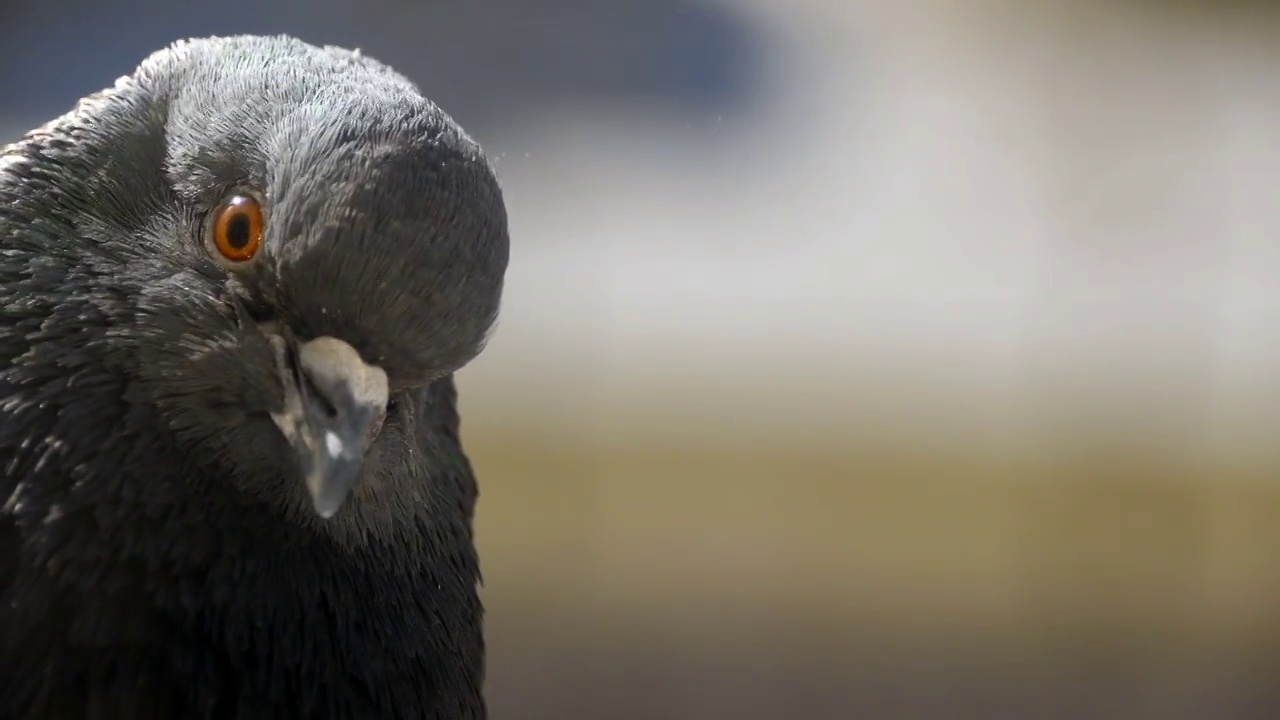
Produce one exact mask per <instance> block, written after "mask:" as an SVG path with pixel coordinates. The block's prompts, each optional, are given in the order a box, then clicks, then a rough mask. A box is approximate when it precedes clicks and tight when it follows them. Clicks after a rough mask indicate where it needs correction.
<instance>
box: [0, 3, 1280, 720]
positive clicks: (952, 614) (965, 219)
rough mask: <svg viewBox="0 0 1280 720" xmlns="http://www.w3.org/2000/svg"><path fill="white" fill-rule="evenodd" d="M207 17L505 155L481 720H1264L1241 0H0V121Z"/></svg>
mask: <svg viewBox="0 0 1280 720" xmlns="http://www.w3.org/2000/svg"><path fill="white" fill-rule="evenodd" d="M246 31H252V32H289V33H291V34H295V35H298V36H300V37H302V38H304V39H306V40H309V41H312V42H316V43H322V44H323V43H329V44H340V45H345V46H354V47H360V48H362V49H363V50H364V51H365V52H367V53H368V54H370V55H373V56H374V57H377V58H379V59H381V60H384V61H386V62H388V63H390V64H392V65H393V66H395V67H396V68H398V69H400V70H401V71H403V72H404V73H406V74H407V75H409V76H410V77H412V78H413V79H415V80H416V81H417V82H418V83H419V84H420V85H421V87H422V88H423V90H424V92H425V93H426V94H427V95H428V96H429V97H431V98H433V99H434V100H436V101H437V102H438V103H439V104H440V105H441V106H442V107H444V108H445V109H446V110H447V111H448V112H450V113H451V114H452V115H453V116H454V117H455V118H456V119H458V120H459V122H461V123H462V124H463V125H464V127H466V128H467V129H468V130H469V131H470V132H471V133H472V134H473V135H474V136H475V137H476V138H477V139H478V140H479V141H480V142H481V143H482V145H483V146H484V147H485V148H486V150H487V151H488V153H489V154H490V155H491V157H492V158H493V159H494V162H495V164H496V166H497V169H498V171H499V173H500V175H501V176H502V180H503V182H504V186H505V193H506V199H507V202H508V205H509V210H510V220H511V231H512V237H513V256H512V264H511V270H510V274H509V284H508V290H507V295H506V305H505V310H504V315H503V318H502V321H501V326H500V328H499V332H498V333H497V335H496V337H495V339H494V340H493V342H492V344H491V345H490V347H489V349H488V350H487V351H486V353H485V354H484V355H483V356H481V358H480V359H479V360H477V361H476V362H475V363H474V364H473V365H471V366H469V367H468V368H467V369H465V370H464V371H463V372H462V373H461V374H460V384H461V391H462V397H463V400H462V411H463V417H464V435H465V440H466V441H467V442H468V443H469V447H470V450H471V453H472V455H473V459H474V461H475V463H476V465H477V467H478V471H479V473H480V476H481V482H482V498H481V505H480V511H479V517H478V519H477V523H478V532H479V541H480V545H481V551H482V553H483V558H484V564H485V565H484V566H485V577H486V581H487V582H486V585H485V589H484V594H485V598H486V602H487V605H488V608H489V614H488V628H489V646H490V653H491V661H490V672H489V682H488V687H489V695H490V698H491V705H492V713H493V716H494V717H495V718H522V719H528V720H543V719H546V720H552V719H555V720H564V719H572V720H576V719H577V718H605V717H609V718H636V719H642V718H644V719H647V718H670V719H673V720H677V719H678V720H684V719H692V718H741V719H743V720H755V719H757V718H759V719H764V718H784V717H803V718H849V717H858V718H1026V717H1036V718H1040V717H1043V718H1123V719H1125V720H1143V719H1146V718H1152V719H1154V718H1161V719H1164V718H1208V719H1212V720H1228V719H1231V718H1260V717H1274V716H1275V715H1274V713H1275V712H1276V709H1277V708H1280V685H1277V683H1276V682H1275V675H1274V674H1273V673H1274V667H1275V665H1274V664H1273V663H1274V661H1277V660H1280V450H1278V449H1277V448H1276V445H1275V440H1276V439H1277V435H1280V332H1277V329H1280V284H1278V283H1277V279H1278V278H1280V202H1278V201H1277V199H1276V198H1277V188H1280V132H1277V128H1280V82H1277V77H1278V73H1277V70H1278V68H1280V7H1278V6H1276V5H1275V4H1273V3H1261V2H1257V3H1249V2H1237V1H1234V0H1220V1H1219V2H1217V3H1193V2H1177V1H1174V0H1166V2H1160V3H1157V2H1149V1H1144V0H1094V1H1090V0H1076V1H1075V2H1067V1H1065V0H1061V1H1059V0H1033V1H1030V2H1013V1H1012V0H969V2H966V3H948V2H944V1H943V0H917V1H916V2H891V1H890V0H843V1H840V2H837V1H836V0H791V1H790V2H786V3H782V2H765V1H764V0H737V1H730V0H723V1H716V0H648V1H643V2H642V1H640V0H633V1H630V2H628V1H626V0H595V1H594V2H587V1H586V0H554V1H553V0H543V1H542V2H536V3H533V2H518V1H516V0H489V1H487V2H483V3H478V2H463V1H461V0H450V1H447V2H446V1H443V0H441V1H423V2H408V1H405V0H400V1H396V0H370V1H369V2H368V3H366V4H360V3H356V2H353V1H342V0H316V1H312V2H307V3H303V2H301V0H298V1H296V2H290V1H288V0H257V1H256V2H247V1H245V0H223V2H220V3H218V4H217V5H216V6H212V7H211V6H203V5H198V4H191V5H180V4H177V3H161V2H134V3H125V2H121V1H119V0H115V1H106V2H95V3H90V2H87V1H85V0H56V1H54V0H46V1H44V2H35V1H34V0H25V1H23V0H18V1H16V2H15V1H10V2H7V3H5V4H4V5H3V7H0V96H2V97H4V98H5V100H4V102H3V104H0V139H3V140H12V139H15V138H16V137H17V136H19V135H20V134H21V133H22V132H23V131H25V130H26V129H28V128H30V127H32V126H34V125H37V124H39V123H41V122H43V121H45V120H47V119H50V118H52V117H53V116H55V115H57V114H60V113H61V112H63V111H65V110H67V109H69V107H70V106H71V104H72V103H73V102H74V100H75V99H76V98H78V97H79V96H81V95H83V94H85V93H88V92H92V91H95V90H97V89H99V88H102V87H104V86H106V85H109V84H110V83H111V82H112V80H113V79H114V78H115V77H116V76H118V75H121V74H125V73H127V72H129V71H130V70H131V69H132V68H133V67H134V66H135V65H136V63H137V62H138V61H139V60H141V59H142V57H144V56H145V55H146V54H148V53H149V52H150V51H152V50H155V49H157V48H159V47H161V46H163V45H165V44H167V43H168V42H170V41H172V40H173V39H176V38H179V37H184V36H193V35H209V34H229V33H234V32H246ZM1266 667H1272V671H1264V668H1266Z"/></svg>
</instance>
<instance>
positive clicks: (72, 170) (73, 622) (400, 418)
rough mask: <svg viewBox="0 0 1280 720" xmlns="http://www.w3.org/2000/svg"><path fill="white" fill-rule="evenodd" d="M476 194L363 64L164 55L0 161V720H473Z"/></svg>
mask: <svg viewBox="0 0 1280 720" xmlns="http://www.w3.org/2000/svg"><path fill="white" fill-rule="evenodd" d="M508 253H509V238H508V226H507V213H506V207H505V204H504V200H503V197H502V192H501V189H500V187H499V183H498V180H497V178H496V175H495V172H494V169H493V165H492V164H491V162H490V161H489V160H488V159H487V157H486V155H485V154H484V153H483V151H482V150H481V148H480V147H479V146H478V145H477V143H476V142H475V141H474V140H473V139H472V138H471V137H470V136H469V135H468V134H467V133H466V132H465V131H464V130H462V129H461V128H460V127H459V125H458V124H457V123H455V121H454V120H453V119H452V118H451V117H450V116H448V115H447V114H445V113H444V112H443V111H442V110H440V109H439V107H437V106H436V105H435V104H433V103H432V102H430V101H429V100H427V99H425V98H424V97H423V95H422V94H421V93H420V91H419V89H418V88H417V87H416V86H415V85H414V84H413V83H412V82H411V81H409V80H408V79H406V78H405V77H404V76H402V75H401V74H399V73H397V72H396V71H394V70H392V69H391V68H390V67H388V66H386V65H384V64H382V63H381V62H379V61H377V60H375V59H373V58H371V57H369V56H367V55H364V54H361V53H360V52H358V51H349V50H345V49H341V48H336V47H319V46H315V45H310V44H307V43H304V42H302V41H300V40H298V39H294V38H290V37H286V36H274V37H258V36H236V37H221V38H202V39H193V40H185V41H181V42H177V43H175V44H172V45H170V46H168V47H166V48H164V49H162V50H160V51H158V52H156V53H154V54H152V55H150V56H149V57H147V58H146V59H145V60H143V61H142V62H141V64H140V65H139V66H138V67H137V69H136V70H135V71H134V72H133V73H132V74H130V75H128V76H125V77H122V78H120V79H119V80H117V81H116V82H115V83H114V85H113V86H112V87H110V88H108V89H106V90H103V91H101V92H98V93H96V94H93V95H90V96H87V97H85V98H84V99H82V100H81V101H80V102H79V103H78V104H77V105H76V106H75V108H74V109H73V110H72V111H70V112H69V113H67V114H66V115H63V116H62V117H59V118H57V119H55V120H53V121H51V122H49V123H48V124H46V125H44V126H42V127H40V128H38V129H36V130H33V131H31V132H30V133H28V134H27V135H26V136H25V137H24V138H22V139H21V140H19V141H18V142H16V143H14V144H12V145H10V146H8V147H6V148H5V149H4V150H3V152H2V153H0V504H2V505H0V719H5V720H8V719H20V718H33V719H34V718H41V719H49V718H103V719H106V718H131V719H134V720H139V719H142V720H145V719H147V718H166V719H168V718H184V719H186V718H219V719H222V718H277V719H279V718H354V719H364V718H380V719H395V718H448V719H450V720H454V719H464V718H465V719H471V718H485V717H487V710H486V706H485V701H484V697H483V683H484V637H483V608H482V604H481V602H480V597H479V584H480V579H481V578H480V572H479V560H478V557H477V552H476V549H475V545H474V536H473V526H472V518H473V513H474V509H475V505H476V501H477V495H478V490H477V484H476V480H475V477H474V474H473V471H472V467H471V463H470V460H469V459H468V457H467V455H466V454H465V452H464V450H463V447H462V445H461V441H460V438H459V415H458V411H457V392H456V388H455V384H454V373H455V372H456V371H457V370H459V369H460V368H462V367H463V366H465V365H466V364H468V363H469V362H470V361H471V360H473V359H474V358H475V357H476V356H477V355H478V354H479V353H480V352H481V350H482V349H483V347H484V346H485V344H486V343H487V341H488V339H489V338H490V336H491V335H492V332H493V330H494V328H495V326H496V322H497V317H498V311H499V306H500V304H501V295H502V287H503V283H504V278H505V275H506V270H507V264H508Z"/></svg>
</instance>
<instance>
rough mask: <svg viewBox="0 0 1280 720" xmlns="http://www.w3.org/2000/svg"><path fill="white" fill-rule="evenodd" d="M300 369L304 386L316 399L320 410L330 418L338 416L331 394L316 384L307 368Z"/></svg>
mask: <svg viewBox="0 0 1280 720" xmlns="http://www.w3.org/2000/svg"><path fill="white" fill-rule="evenodd" d="M298 369H299V372H298V377H299V378H300V379H301V380H302V386H303V388H304V389H305V392H306V394H307V395H308V396H310V397H311V398H313V399H314V400H315V402H316V405H318V406H319V407H320V411H321V412H323V413H324V416H325V417H327V418H330V419H332V418H335V417H337V416H338V408H337V407H336V406H335V405H334V403H333V401H332V400H330V399H329V396H328V395H326V394H325V392H324V391H323V390H321V389H320V386H318V385H316V382H315V380H314V379H312V377H311V374H310V373H308V372H307V371H306V369H305V368H298Z"/></svg>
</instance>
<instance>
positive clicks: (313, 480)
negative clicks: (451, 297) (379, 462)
mask: <svg viewBox="0 0 1280 720" xmlns="http://www.w3.org/2000/svg"><path fill="white" fill-rule="evenodd" d="M271 341H272V344H273V346H275V347H276V353H277V365H278V369H279V371H280V381H281V383H282V386H283V388H284V396H285V404H284V409H283V410H282V411H281V412H279V413H272V415H271V419H272V420H274V421H275V423H276V426H277V427H279V428H280V432H282V433H284V436H285V439H287V440H288V441H289V444H290V445H292V446H293V449H294V451H295V452H296V453H297V457H298V465H299V467H300V468H301V470H302V477H303V480H304V482H305V483H306V486H307V491H308V492H309V493H310V494H311V501H312V505H313V506H314V507H315V511H316V514H317V515H319V516H320V517H323V518H329V517H332V516H333V514H334V513H336V512H337V511H338V508H340V507H342V503H343V502H344V501H346V499H347V495H348V494H349V493H350V491H351V488H352V486H354V485H355V484H356V481H357V480H359V478H360V470H361V467H362V466H363V463H364V454H365V450H366V449H367V448H368V446H369V443H370V442H372V440H373V438H374V436H375V435H376V434H377V431H378V429H379V428H380V427H381V425H382V421H383V419H384V418H385V417H386V408H387V374H386V373H385V372H384V371H383V370H382V368H379V367H377V366H375V365H369V364H368V363H366V362H365V361H364V360H363V359H362V358H361V357H360V353H359V352H357V351H356V349H355V348H353V347H351V346H350V345H348V344H347V343H345V342H343V341H341V340H339V339H337V338H332V337H321V338H316V339H315V340H311V341H309V342H306V343H303V344H301V345H298V346H296V347H295V346H292V345H291V344H290V343H289V342H288V341H287V340H285V339H284V338H281V337H280V336H276V335H273V336H272V338H271Z"/></svg>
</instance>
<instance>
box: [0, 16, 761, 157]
mask: <svg viewBox="0 0 1280 720" xmlns="http://www.w3.org/2000/svg"><path fill="white" fill-rule="evenodd" d="M0 13H2V14H0V67H3V68H4V69H3V70H0V91H3V94H4V97H5V98H6V103H5V108H4V115H6V116H8V120H10V121H11V120H14V119H16V118H21V119H23V120H33V121H38V120H41V119H44V118H47V117H51V116H53V115H56V114H58V113H61V112H63V111H65V110H66V109H67V108H68V106H69V104H70V103H71V102H72V101H73V100H74V99H75V98H78V97H80V96H82V95H84V94H86V93H89V92H93V91H95V90H98V89H100V88H101V87H103V86H104V85H106V84H108V83H109V82H110V81H111V80H113V79H114V78H115V77H117V76H119V75H123V74H125V73H127V72H129V71H130V70H131V69H132V68H133V67H134V66H135V65H136V64H137V62H138V61H139V60H141V59H142V58H143V57H145V56H146V55H147V54H148V53H150V52H151V51H153V50H156V49H158V48H160V47H162V46H164V45H166V44H168V43H170V42H172V41H173V40H175V39H178V38H183V37H192V36H204V35H227V34H234V33H259V34H263V33H279V32H287V33H289V34H293V35H297V36H299V37H301V38H302V39H304V40H307V41H310V42H315V43H322V44H336V45H343V46H348V47H359V48H361V49H364V50H366V51H367V52H368V53H369V54H370V55H373V56H375V57H377V58H378V59H380V60H383V61H385V62H387V63H389V64H391V65H392V66H393V67H395V68H397V69H398V70H400V71H402V72H404V73H405V74H406V75H408V76H410V77H411V78H412V79H414V80H415V81H417V82H418V83H420V84H421V85H422V87H423V90H424V91H425V92H426V94H427V95H428V96H429V97H431V98H432V99H434V100H435V101H436V102H438V103H439V104H440V105H441V106H442V107H444V108H445V109H446V110H448V111H449V112H450V113H451V114H452V115H454V117H456V118H457V119H458V120H459V121H461V122H462V123H463V124H464V125H466V126H468V127H469V128H471V129H472V130H473V131H474V130H479V131H481V132H483V130H484V128H488V127H494V126H499V125H506V124H511V123H518V122H519V121H520V118H521V117H522V116H523V115H524V114H525V113H528V112H531V111H536V110H537V109H538V108H540V107H549V106H555V105H557V104H560V103H563V102H564V101H566V100H573V99H575V98H591V99H594V100H605V101H610V102H628V101H645V102H648V103H653V102H659V103H666V104H669V105H671V106H674V107H677V108H681V109H687V110H690V111H693V112H699V113H721V112H728V111H730V110H733V109H735V108H737V107H740V106H741V105H742V104H743V103H744V102H747V101H748V100H750V92H751V89H752V87H753V85H754V83H755V77H756V74H757V70H758V64H759V58H758V54H759V50H760V42H759V39H758V38H757V37H756V33H755V32H754V29H753V28H752V27H750V26H748V24H747V23H746V20H745V18H744V17H742V16H741V15H739V14H736V13H733V12H730V11H728V10H726V8H725V7H723V6H721V5H719V4H713V3H708V2H700V1H698V0H655V1H653V2H633V1H630V0H596V1H588V0H548V1H547V2H539V3H526V2H521V1H520V0H490V1H489V2H484V3H475V2H462V1H461V0H445V1H441V2H408V1H406V0H381V1H380V2H379V1H375V2H371V3H368V4H364V3H358V2H355V1H354V0H346V1H344V0H320V1H319V2H309V3H303V2H300V1H299V0H278V1H276V2H249V1H248V0H224V2H220V3H218V4H217V5H216V6H207V5H196V4H192V5H187V4H182V3H170V2H163V1H162V0H143V1H141V2H124V1H123V0H108V1H107V2H101V3H93V2H88V0H57V1H55V2H48V3H37V2H34V1H33V0H19V2H13V3H8V4H6V5H5V6H4V9H3V10H2V11H0Z"/></svg>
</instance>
